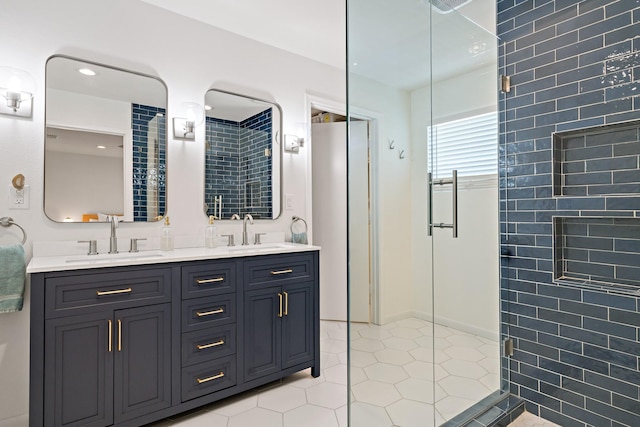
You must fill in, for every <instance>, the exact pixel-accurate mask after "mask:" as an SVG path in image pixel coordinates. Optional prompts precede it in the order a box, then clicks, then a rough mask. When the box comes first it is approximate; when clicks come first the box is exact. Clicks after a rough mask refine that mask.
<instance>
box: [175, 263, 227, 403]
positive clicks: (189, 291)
mask: <svg viewBox="0 0 640 427" xmlns="http://www.w3.org/2000/svg"><path fill="white" fill-rule="evenodd" d="M238 269H239V262H238V261H237V260H235V259H234V260H230V261H229V260H211V261H203V262H192V263H188V264H183V266H182V269H181V271H182V273H181V274H182V302H181V307H182V308H181V313H182V329H181V331H182V334H181V340H182V348H181V374H180V378H181V380H180V381H181V389H180V396H181V401H182V402H186V401H189V400H191V399H194V398H197V397H201V396H206V395H208V394H211V393H214V392H217V391H221V390H224V389H227V388H229V387H232V386H234V385H236V384H237V356H236V350H237V347H236V332H237V325H236V312H237V306H238V301H237V299H238V292H237V288H238V283H237V282H238V276H239V274H238Z"/></svg>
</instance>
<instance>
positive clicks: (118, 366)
mask: <svg viewBox="0 0 640 427" xmlns="http://www.w3.org/2000/svg"><path fill="white" fill-rule="evenodd" d="M114 317H115V320H114V337H115V339H114V341H115V342H114V354H115V389H114V393H113V399H114V411H115V421H116V423H119V422H122V421H124V420H129V419H132V418H136V417H139V416H141V415H144V414H147V413H151V412H154V411H157V410H160V409H163V408H167V407H169V406H171V304H157V305H152V306H146V307H137V308H131V309H126V310H116V311H115V316H114Z"/></svg>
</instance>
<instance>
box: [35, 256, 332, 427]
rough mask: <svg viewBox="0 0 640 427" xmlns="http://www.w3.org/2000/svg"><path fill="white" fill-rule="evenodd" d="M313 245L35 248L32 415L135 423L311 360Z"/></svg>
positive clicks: (65, 421)
mask: <svg viewBox="0 0 640 427" xmlns="http://www.w3.org/2000/svg"><path fill="white" fill-rule="evenodd" d="M318 258H319V248H318V247H314V246H309V245H296V244H291V243H277V244H273V243H272V244H264V245H255V246H254V245H249V246H237V247H220V248H215V249H205V248H185V249H175V250H173V251H166V252H165V251H158V252H137V253H124V254H117V255H110V254H105V255H98V256H89V255H87V256H77V255H76V256H56V257H36V258H34V259H33V260H32V261H31V263H30V264H29V267H28V272H29V273H30V274H31V361H30V370H31V375H30V397H29V400H30V408H29V425H30V427H35V426H38V427H45V426H46V427H49V426H55V427H59V426H94V427H98V426H110V425H114V426H141V425H144V424H147V423H150V422H153V421H156V420H161V419H163V418H166V417H168V416H171V415H174V414H177V413H180V412H184V411H187V410H190V409H194V408H197V407H199V406H202V405H206V404H208V403H211V402H214V401H217V400H220V399H223V398H226V397H229V396H232V395H235V394H237V393H240V392H243V391H245V390H249V389H252V388H254V387H257V386H260V385H263V384H266V383H269V382H272V381H274V380H278V379H280V378H283V377H285V376H287V375H291V374H293V373H295V372H297V371H300V370H304V369H307V368H311V375H312V376H313V377H317V376H319V375H320V346H319V307H318V305H319V286H318V284H319V283H318Z"/></svg>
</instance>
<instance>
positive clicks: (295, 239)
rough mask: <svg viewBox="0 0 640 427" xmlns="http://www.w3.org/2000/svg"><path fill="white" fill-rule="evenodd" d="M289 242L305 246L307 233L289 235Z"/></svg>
mask: <svg viewBox="0 0 640 427" xmlns="http://www.w3.org/2000/svg"><path fill="white" fill-rule="evenodd" d="M291 242H292V243H302V244H305V245H306V244H307V243H308V242H307V232H306V231H305V232H302V233H291Z"/></svg>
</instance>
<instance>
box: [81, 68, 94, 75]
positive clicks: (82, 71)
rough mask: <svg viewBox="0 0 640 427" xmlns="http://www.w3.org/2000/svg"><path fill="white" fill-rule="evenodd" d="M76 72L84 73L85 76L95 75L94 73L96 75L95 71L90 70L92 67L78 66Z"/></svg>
mask: <svg viewBox="0 0 640 427" xmlns="http://www.w3.org/2000/svg"><path fill="white" fill-rule="evenodd" d="M78 72H79V73H80V74H84V75H85V76H95V75H96V72H95V71H93V70H92V69H90V68H80V69H79V70H78Z"/></svg>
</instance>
